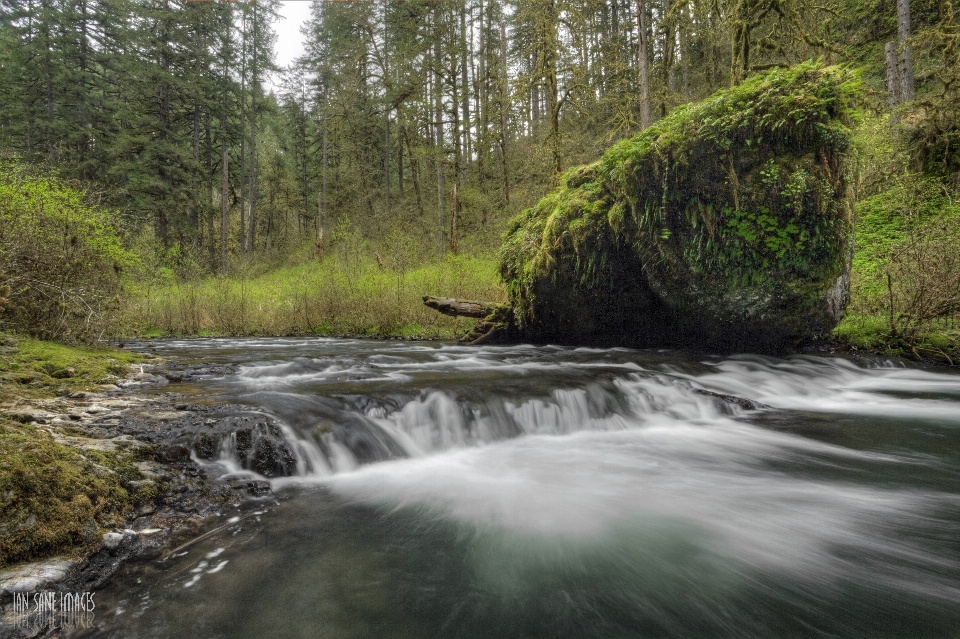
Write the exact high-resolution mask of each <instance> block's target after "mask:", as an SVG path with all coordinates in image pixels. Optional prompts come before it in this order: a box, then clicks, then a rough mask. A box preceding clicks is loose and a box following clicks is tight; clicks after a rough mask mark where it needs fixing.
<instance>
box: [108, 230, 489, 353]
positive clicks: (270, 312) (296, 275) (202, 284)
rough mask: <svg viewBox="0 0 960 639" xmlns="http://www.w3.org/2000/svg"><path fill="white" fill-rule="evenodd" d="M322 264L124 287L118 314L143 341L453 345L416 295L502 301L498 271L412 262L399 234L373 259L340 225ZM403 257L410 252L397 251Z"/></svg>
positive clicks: (454, 260) (471, 261) (459, 261)
mask: <svg viewBox="0 0 960 639" xmlns="http://www.w3.org/2000/svg"><path fill="white" fill-rule="evenodd" d="M341 231H342V233H343V236H342V237H341V238H340V239H341V243H340V244H339V245H338V246H336V248H335V250H333V251H332V254H330V255H328V256H327V257H326V258H325V259H323V260H322V261H321V260H316V259H313V260H311V261H308V262H305V263H302V264H298V265H292V266H289V265H288V266H282V267H279V268H272V269H270V270H267V271H266V272H262V273H259V274H257V273H256V269H251V270H250V273H251V275H250V276H248V277H244V274H243V272H242V271H241V270H240V269H239V268H235V269H234V271H235V272H237V275H236V276H234V277H231V278H219V277H207V278H200V279H194V280H173V281H170V282H167V283H165V284H164V283H155V284H153V285H151V286H146V285H139V286H136V287H132V288H131V295H130V298H129V302H128V303H127V304H126V306H125V309H124V314H125V318H126V322H127V324H128V326H130V328H131V330H133V331H135V332H136V333H137V334H141V335H151V336H156V335H171V334H173V335H183V334H191V335H196V334H205V335H289V334H309V333H315V334H324V335H346V334H349V335H371V336H378V337H393V336H399V337H421V338H423V337H427V338H445V339H449V338H453V337H455V335H456V333H457V332H458V331H462V330H466V328H468V327H467V326H466V324H465V323H464V322H463V321H462V320H461V321H459V322H458V320H457V319H455V318H450V317H446V316H444V315H440V314H438V313H436V312H434V311H432V310H430V309H428V308H426V307H425V306H424V305H423V302H422V299H421V298H422V296H423V295H424V294H434V295H441V294H442V295H453V296H455V297H461V298H468V299H484V300H502V299H503V298H504V294H503V289H502V287H501V286H500V285H499V283H498V281H497V273H496V263H495V262H494V261H493V260H492V259H490V258H485V257H475V256H471V255H450V254H448V255H446V256H445V257H443V258H442V259H439V260H434V261H429V262H426V263H423V262H420V260H419V259H418V258H417V255H416V250H415V249H416V247H411V246H410V241H409V239H407V238H405V237H404V236H403V235H401V234H399V233H394V234H392V235H389V236H388V240H390V241H384V242H383V243H382V244H381V245H379V246H378V247H377V248H376V249H375V250H373V251H371V250H370V248H369V247H364V246H363V245H362V244H363V240H362V238H359V236H357V234H356V233H355V231H354V230H351V227H349V226H347V225H346V224H345V225H343V226H342V227H341ZM405 251H409V252H405Z"/></svg>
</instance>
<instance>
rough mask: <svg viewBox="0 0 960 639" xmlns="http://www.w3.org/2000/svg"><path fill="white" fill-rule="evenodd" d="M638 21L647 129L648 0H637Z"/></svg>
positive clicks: (642, 101) (643, 113)
mask: <svg viewBox="0 0 960 639" xmlns="http://www.w3.org/2000/svg"><path fill="white" fill-rule="evenodd" d="M637 21H638V24H639V25H640V38H639V40H638V46H639V48H640V50H639V52H638V56H639V58H640V60H639V62H640V128H641V129H646V128H647V127H648V126H650V67H649V66H648V64H649V60H650V43H649V42H648V40H647V2H646V0H637Z"/></svg>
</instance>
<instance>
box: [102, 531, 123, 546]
mask: <svg viewBox="0 0 960 639" xmlns="http://www.w3.org/2000/svg"><path fill="white" fill-rule="evenodd" d="M122 543H123V535H121V534H120V533H116V532H108V533H103V545H104V547H105V548H109V549H110V550H113V549H114V548H116V547H117V546H119V545H120V544H122Z"/></svg>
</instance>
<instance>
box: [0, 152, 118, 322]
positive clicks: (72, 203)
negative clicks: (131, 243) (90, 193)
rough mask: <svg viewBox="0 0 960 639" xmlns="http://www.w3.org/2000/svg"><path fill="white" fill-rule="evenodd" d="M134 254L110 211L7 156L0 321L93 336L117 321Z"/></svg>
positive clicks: (1, 191) (0, 187)
mask: <svg viewBox="0 0 960 639" xmlns="http://www.w3.org/2000/svg"><path fill="white" fill-rule="evenodd" d="M132 262H133V256H132V254H131V253H129V252H128V251H126V250H125V249H124V248H123V246H122V244H121V241H120V234H119V230H118V228H117V227H116V225H115V224H114V219H113V217H112V215H111V214H110V212H108V211H106V210H104V209H102V208H100V207H98V206H95V205H92V204H90V203H89V202H87V201H86V197H85V192H84V191H83V190H81V189H80V188H79V185H77V184H66V183H64V182H63V181H62V180H60V179H58V178H57V177H55V176H53V175H50V174H46V173H42V172H40V171H37V170H35V169H32V168H31V167H28V166H26V165H24V164H21V163H20V162H18V161H17V160H16V159H3V158H0V289H2V290H0V298H5V299H4V300H3V301H0V324H2V325H3V326H4V327H5V328H10V329H13V330H17V331H22V332H26V333H29V334H31V335H35V336H37V337H41V338H45V339H55V340H62V339H72V340H82V341H92V340H95V339H98V338H99V337H101V336H102V335H103V334H104V332H105V331H107V330H109V329H110V327H111V321H112V313H111V311H112V310H114V309H116V308H117V307H118V306H119V301H120V300H119V294H120V291H121V282H120V274H121V271H122V270H123V269H124V268H125V267H127V266H129V265H130V264H131V263H132Z"/></svg>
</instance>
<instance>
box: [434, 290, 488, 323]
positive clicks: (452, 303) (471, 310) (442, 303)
mask: <svg viewBox="0 0 960 639" xmlns="http://www.w3.org/2000/svg"><path fill="white" fill-rule="evenodd" d="M423 303H424V304H425V305H426V306H428V307H430V308H432V309H433V310H435V311H438V312H440V313H443V314H444V315H451V316H453V317H476V318H483V317H486V316H487V315H489V314H490V313H492V312H493V311H494V310H496V308H497V305H496V304H491V303H490V302H477V301H474V300H458V299H454V298H452V297H434V296H433V295H424V296H423Z"/></svg>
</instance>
